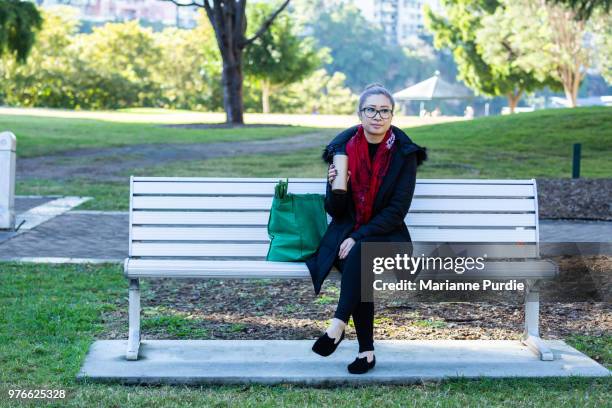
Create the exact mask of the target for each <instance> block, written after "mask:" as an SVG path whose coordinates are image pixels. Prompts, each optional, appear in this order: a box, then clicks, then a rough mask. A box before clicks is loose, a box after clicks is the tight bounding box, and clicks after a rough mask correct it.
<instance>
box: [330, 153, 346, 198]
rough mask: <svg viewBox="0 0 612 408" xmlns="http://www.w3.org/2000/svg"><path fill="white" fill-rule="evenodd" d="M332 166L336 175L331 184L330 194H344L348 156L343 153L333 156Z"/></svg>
mask: <svg viewBox="0 0 612 408" xmlns="http://www.w3.org/2000/svg"><path fill="white" fill-rule="evenodd" d="M334 166H335V167H336V170H337V171H338V174H337V175H336V178H335V179H334V181H333V182H332V185H331V187H332V192H333V193H336V194H345V193H346V190H347V175H348V156H347V155H346V154H344V153H336V154H334Z"/></svg>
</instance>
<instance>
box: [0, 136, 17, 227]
mask: <svg viewBox="0 0 612 408" xmlns="http://www.w3.org/2000/svg"><path fill="white" fill-rule="evenodd" d="M16 147H17V139H16V138H15V135H14V134H12V133H11V132H2V133H0V230H6V229H8V230H13V229H14V228H15V156H16V154H15V151H16Z"/></svg>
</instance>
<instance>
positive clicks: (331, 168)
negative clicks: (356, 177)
mask: <svg viewBox="0 0 612 408" xmlns="http://www.w3.org/2000/svg"><path fill="white" fill-rule="evenodd" d="M337 175H338V170H337V169H336V166H334V163H332V164H330V165H329V170H328V172H327V180H328V181H329V184H332V183H333V182H334V180H335V179H336V176H337ZM350 179H351V171H350V170H347V177H346V182H347V183H348V181H349V180H350Z"/></svg>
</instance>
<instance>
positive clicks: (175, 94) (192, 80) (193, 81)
mask: <svg viewBox="0 0 612 408" xmlns="http://www.w3.org/2000/svg"><path fill="white" fill-rule="evenodd" d="M197 22H198V23H197V26H196V27H195V28H194V29H192V30H183V29H177V28H167V29H165V30H164V31H162V32H161V33H159V34H157V35H156V44H157V45H158V46H159V47H160V49H161V58H160V60H159V62H158V63H157V64H156V70H157V71H156V76H157V81H158V82H159V86H160V88H161V91H162V94H163V100H164V102H163V103H164V106H167V107H173V108H184V109H198V110H208V111H219V110H221V111H222V110H223V89H222V87H221V55H220V54H219V49H218V47H217V44H216V41H215V32H214V30H213V29H212V27H211V25H210V22H209V21H208V19H207V17H206V16H205V15H204V13H203V12H200V13H199V16H198V19H197Z"/></svg>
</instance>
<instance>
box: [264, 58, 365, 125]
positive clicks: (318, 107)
mask: <svg viewBox="0 0 612 408" xmlns="http://www.w3.org/2000/svg"><path fill="white" fill-rule="evenodd" d="M345 80H346V76H345V75H344V74H343V73H341V72H334V74H333V75H329V74H328V73H327V72H326V71H325V69H323V68H321V69H318V70H316V71H314V72H313V73H312V75H310V76H308V77H307V78H305V79H303V80H302V81H300V82H297V83H294V84H291V85H289V86H288V87H286V88H285V89H284V90H283V92H279V93H278V94H277V95H275V97H274V98H271V103H272V106H273V107H274V108H276V110H279V111H283V112H288V113H320V114H328V115H350V114H355V113H356V109H357V102H358V99H359V98H358V96H357V95H355V94H354V93H353V92H351V90H350V89H349V88H348V87H347V86H346V85H345V83H344V82H345Z"/></svg>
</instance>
